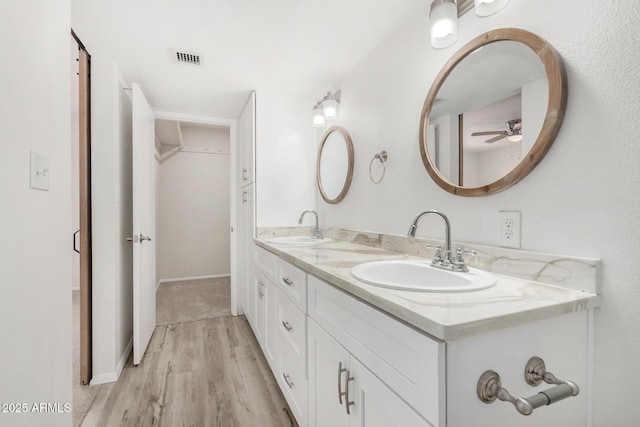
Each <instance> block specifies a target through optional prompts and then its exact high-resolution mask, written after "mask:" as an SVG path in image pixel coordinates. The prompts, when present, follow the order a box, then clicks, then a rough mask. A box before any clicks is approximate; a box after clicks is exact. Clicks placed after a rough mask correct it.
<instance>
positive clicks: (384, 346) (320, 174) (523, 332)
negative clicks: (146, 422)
mask: <svg viewBox="0 0 640 427" xmlns="http://www.w3.org/2000/svg"><path fill="white" fill-rule="evenodd" d="M495 58H500V60H499V61H498V60H496V59H495ZM485 62H486V63H509V64H521V65H522V66H521V67H519V68H520V69H517V68H518V67H498V68H495V73H497V72H498V71H502V72H504V75H500V76H499V77H496V75H494V74H495V73H494V72H492V73H484V72H473V70H476V69H478V68H477V67H478V66H480V65H482V63H485ZM479 69H481V70H482V67H480V68H479ZM471 75H473V76H475V77H479V78H484V77H487V78H489V77H490V78H491V79H493V80H495V82H491V81H484V80H478V81H477V82H476V84H473V85H469V84H467V83H468V82H467V80H468V76H471ZM496 82H497V83H498V84H493V83H496ZM469 88H475V90H476V91H477V93H470V92H469ZM566 89H567V81H566V73H565V71H564V68H563V66H562V62H561V60H560V56H559V55H558V54H557V53H556V52H555V50H554V49H553V48H552V47H551V46H550V45H549V44H548V43H547V42H546V41H544V40H543V39H542V38H540V37H538V36H536V35H535V34H532V33H529V32H527V31H524V30H521V29H514V28H504V29H498V30H493V31H489V32H487V33H485V34H483V35H481V36H478V37H477V38H475V39H473V40H472V41H470V42H469V43H467V44H466V45H465V46H464V47H463V48H462V49H460V50H459V51H458V52H457V53H456V54H454V55H453V56H452V57H451V59H450V60H449V61H448V62H447V64H446V65H445V66H444V67H443V69H442V70H441V72H440V73H439V74H438V76H437V77H436V79H435V81H434V82H433V84H432V86H431V89H430V90H429V93H428V94H427V97H426V100H425V103H424V106H423V110H422V114H421V116H420V117H421V120H420V126H419V150H420V155H421V157H422V161H423V163H424V166H425V168H426V170H427V172H428V173H429V175H430V176H431V178H432V179H433V181H434V182H435V183H436V184H438V186H439V187H440V188H442V189H443V190H445V191H447V192H449V193H451V194H453V195H456V196H465V197H482V196H487V195H491V194H495V193H498V192H500V191H505V190H507V189H508V188H510V187H512V186H514V185H516V184H517V183H518V182H519V181H520V180H521V179H523V178H524V177H525V176H527V174H529V172H531V171H532V170H533V168H535V166H536V165H538V164H539V163H540V162H541V161H542V159H543V157H544V156H545V155H546V153H547V152H548V151H549V148H550V146H551V144H552V143H553V141H554V139H555V136H556V134H557V133H558V131H559V129H560V125H561V123H562V119H563V117H564V112H565V109H566V101H567V90H566ZM436 101H437V102H436ZM498 104H500V105H503V104H504V105H508V106H509V109H508V111H506V109H505V108H496V107H497V106H498ZM258 110H260V108H258ZM480 110H482V111H483V114H485V113H486V114H488V115H490V116H491V120H489V121H488V122H487V120H488V119H487V117H489V116H487V117H485V118H484V119H482V120H479V118H478V116H477V114H476V112H478V111H480ZM264 111H276V110H275V109H265V110H264ZM489 113H491V114H489ZM263 114H264V113H263ZM281 116H284V115H281ZM242 117H244V118H248V119H247V120H244V119H243V121H242V122H243V123H245V124H246V123H251V120H250V119H251V117H253V116H252V114H251V111H249V113H247V114H245V113H243V116H242ZM256 117H257V118H258V119H260V118H261V117H264V115H262V114H256ZM346 121H347V122H348V120H346ZM502 124H506V126H505V127H504V128H502V127H501V126H502ZM249 127H250V126H249ZM258 128H260V129H267V128H268V127H267V126H264V127H262V128H261V127H260V126H258ZM245 133H246V134H247V135H250V134H251V132H248V133H247V132H245ZM245 133H241V135H244V134H245ZM245 139H246V138H245ZM242 140H243V139H242V138H241V141H242ZM246 140H247V141H248V144H249V145H248V146H249V147H253V145H252V144H253V141H252V140H251V138H248V139H246ZM269 140H272V139H268V138H264V139H263V142H264V141H269ZM245 142H246V141H245ZM354 142H356V143H357V141H352V140H351V136H350V134H349V133H348V132H347V131H346V129H345V128H344V127H342V126H332V127H330V128H329V129H327V130H326V132H325V133H324V136H323V137H322V140H321V142H320V145H319V150H318V156H317V164H316V174H317V185H318V192H319V194H320V196H321V197H322V199H323V200H324V202H325V203H326V204H327V205H333V204H336V203H340V202H341V201H342V200H343V199H344V198H345V196H346V195H347V192H348V190H349V188H350V185H351V180H352V177H353V173H354ZM256 147H263V149H266V147H268V145H267V144H265V143H261V144H259V145H256ZM479 148H480V149H482V151H483V152H489V151H490V152H491V154H492V156H493V157H495V161H493V163H491V166H490V167H488V168H479V167H477V165H475V164H474V163H473V161H472V160H473V158H474V157H473V153H475V152H476V151H477V150H478V149H479ZM248 152H251V149H249V150H248ZM505 153H508V156H507V157H508V158H509V159H510V160H509V162H505V161H503V160H504V159H502V157H501V156H504V155H505ZM269 156H270V153H269V152H266V151H265V153H264V158H267V159H269V158H270V157H269ZM257 157H259V158H262V157H260V156H257ZM375 159H378V160H380V162H382V167H383V169H382V173H381V174H380V176H379V177H378V178H375V179H374V177H373V176H372V166H373V164H374V162H375ZM386 160H387V153H386V151H384V152H381V153H378V154H376V155H375V156H374V159H372V161H371V163H370V168H369V173H370V174H369V177H370V179H371V181H372V183H373V184H374V185H375V184H378V183H380V182H381V180H382V179H383V177H384V170H385V169H384V167H385V162H386ZM249 163H250V162H249ZM272 163H273V162H272ZM272 163H269V162H266V161H263V162H261V163H258V164H257V165H256V171H257V172H256V173H257V174H258V175H260V174H262V177H263V180H267V181H268V180H269V179H270V177H269V174H268V173H267V172H268V171H269V170H271V169H269V167H271V166H272ZM474 165H475V166H474ZM496 165H501V166H504V168H497V167H496ZM243 170H247V169H246V166H245V169H243ZM481 172H482V173H481ZM243 178H244V177H243ZM288 179H289V180H291V178H288ZM258 180H259V179H257V181H258ZM263 182H264V181H263ZM262 188H269V187H268V185H263V187H262ZM280 193H282V190H280ZM268 194H269V196H268V197H267V196H264V197H263V199H262V203H263V209H261V210H260V209H259V211H260V212H263V213H262V214H261V215H263V218H262V221H261V223H262V224H270V223H278V222H277V220H276V217H277V216H279V215H280V214H281V212H279V211H278V213H277V215H271V217H268V215H266V216H265V214H264V212H267V213H269V212H271V210H270V207H272V206H274V205H278V206H280V205H279V204H278V203H277V202H276V201H274V200H272V198H273V197H272V196H273V195H274V194H275V193H268ZM278 194H279V193H278ZM245 196H247V192H246V191H245V192H243V197H242V199H241V200H242V205H241V209H240V211H241V212H242V215H241V217H242V218H243V221H242V224H244V225H246V227H241V228H240V229H241V230H250V231H253V230H255V227H254V223H253V222H252V221H253V218H254V216H253V209H252V205H251V203H252V201H253V198H252V197H249V196H247V197H245ZM267 200H268V203H266V202H265V201H267ZM271 213H273V212H271ZM308 213H313V214H315V226H314V227H313V228H306V227H292V228H287V227H280V228H264V227H263V228H260V229H258V233H257V238H256V239H255V240H253V241H252V240H251V238H252V237H253V235H252V232H251V233H250V232H249V231H246V232H245V235H243V237H242V238H241V241H242V242H243V246H242V250H241V251H240V253H241V254H242V256H241V257H240V267H239V272H240V280H239V283H240V286H239V289H240V294H241V295H240V297H239V299H240V306H241V307H242V309H243V310H244V313H245V314H246V316H247V319H248V321H249V323H250V325H251V327H252V328H253V331H254V333H255V335H256V338H257V340H258V342H259V343H260V346H261V348H262V350H263V352H264V354H265V357H266V360H267V362H268V363H269V366H270V368H271V369H272V371H273V373H274V376H275V378H276V379H277V381H278V384H279V385H280V388H281V390H282V392H283V394H284V396H285V398H286V400H287V402H288V403H289V407H290V409H291V412H292V415H293V417H295V419H296V421H297V423H298V424H299V425H301V426H320V427H326V426H331V427H339V426H351V425H352V426H356V425H357V426H368V427H369V426H385V427H388V426H402V427H406V426H425V427H427V426H431V427H471V426H473V427H484V426H487V427H488V426H518V427H528V426H550V425H554V426H556V425H557V426H563V427H583V426H586V425H592V419H593V417H592V414H591V412H590V411H591V410H592V409H591V408H592V407H593V405H592V399H593V390H592V367H593V360H592V358H593V356H592V355H593V351H592V349H593V338H592V337H593V322H594V313H593V312H594V308H595V307H596V306H597V305H598V302H599V297H598V289H597V277H598V272H597V268H598V261H597V260H592V259H584V258H575V257H567V256H556V255H550V254H542V253H533V252H526V251H519V250H512V249H505V248H497V247H487V246H479V245H454V244H453V243H452V241H451V238H450V224H449V221H448V219H447V218H446V216H445V215H444V214H442V213H440V212H437V211H426V212H423V213H422V214H420V215H418V216H417V217H416V218H415V220H414V221H413V223H412V224H411V227H410V229H409V233H408V236H394V235H386V234H380V233H368V232H360V231H352V230H344V229H325V230H320V228H319V227H318V216H317V214H316V213H315V212H314V211H304V212H303V213H302V215H301V216H300V219H299V221H298V224H301V223H302V220H303V218H304V217H305V216H306V214H308ZM425 215H428V216H432V215H437V216H440V217H441V218H442V220H444V222H445V227H446V228H445V241H444V242H438V241H430V240H426V239H419V238H416V237H415V231H416V228H417V226H418V222H419V221H420V220H421V218H422V217H424V216H425ZM267 217H268V218H267ZM250 237H251V238H250ZM509 244H511V245H512V247H513V244H512V242H509ZM515 247H519V246H518V245H516V246H515Z"/></svg>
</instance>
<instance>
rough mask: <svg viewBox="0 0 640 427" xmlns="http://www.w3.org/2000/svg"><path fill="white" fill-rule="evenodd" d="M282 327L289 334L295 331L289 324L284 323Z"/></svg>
mask: <svg viewBox="0 0 640 427" xmlns="http://www.w3.org/2000/svg"><path fill="white" fill-rule="evenodd" d="M282 326H284V328H285V329H286V330H287V332H291V331H292V330H293V326H291V325H290V324H289V322H286V321H284V320H283V321H282Z"/></svg>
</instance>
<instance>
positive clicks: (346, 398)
mask: <svg viewBox="0 0 640 427" xmlns="http://www.w3.org/2000/svg"><path fill="white" fill-rule="evenodd" d="M346 372H347V375H346V376H345V381H344V383H345V384H344V403H345V404H344V406H345V408H346V409H347V415H351V412H350V411H349V407H350V406H352V405H354V404H355V402H354V401H353V400H352V401H349V383H350V382H351V381H353V380H354V379H355V378H353V377H352V376H351V372H349V370H348V369H346Z"/></svg>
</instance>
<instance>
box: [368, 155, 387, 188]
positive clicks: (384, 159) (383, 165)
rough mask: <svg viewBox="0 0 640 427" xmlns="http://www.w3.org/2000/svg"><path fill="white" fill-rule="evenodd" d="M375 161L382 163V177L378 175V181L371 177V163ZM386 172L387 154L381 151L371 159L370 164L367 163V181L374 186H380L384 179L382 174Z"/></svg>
mask: <svg viewBox="0 0 640 427" xmlns="http://www.w3.org/2000/svg"><path fill="white" fill-rule="evenodd" d="M376 159H378V160H380V163H382V175H380V179H378V180H375V179H374V178H373V175H372V174H371V168H372V167H373V162H374V161H375V160H376ZM386 171H387V152H386V151H384V150H382V151H381V152H379V153H377V154H376V155H375V156H373V159H371V162H369V179H370V180H371V182H373V183H374V184H380V182H382V179H383V178H384V173H385V172H386Z"/></svg>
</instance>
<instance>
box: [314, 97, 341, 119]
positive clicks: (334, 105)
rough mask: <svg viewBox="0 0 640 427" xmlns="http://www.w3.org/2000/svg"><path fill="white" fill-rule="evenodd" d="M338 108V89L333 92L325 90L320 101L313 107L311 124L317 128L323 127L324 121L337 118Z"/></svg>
mask: <svg viewBox="0 0 640 427" xmlns="http://www.w3.org/2000/svg"><path fill="white" fill-rule="evenodd" d="M339 108H340V91H339V90H338V91H336V92H334V93H333V94H332V93H331V92H327V94H326V95H325V96H324V98H322V101H318V103H317V104H316V105H315V106H314V107H313V126H314V127H317V128H321V127H324V126H325V124H326V122H328V121H331V120H335V119H337V118H338V109H339Z"/></svg>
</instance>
